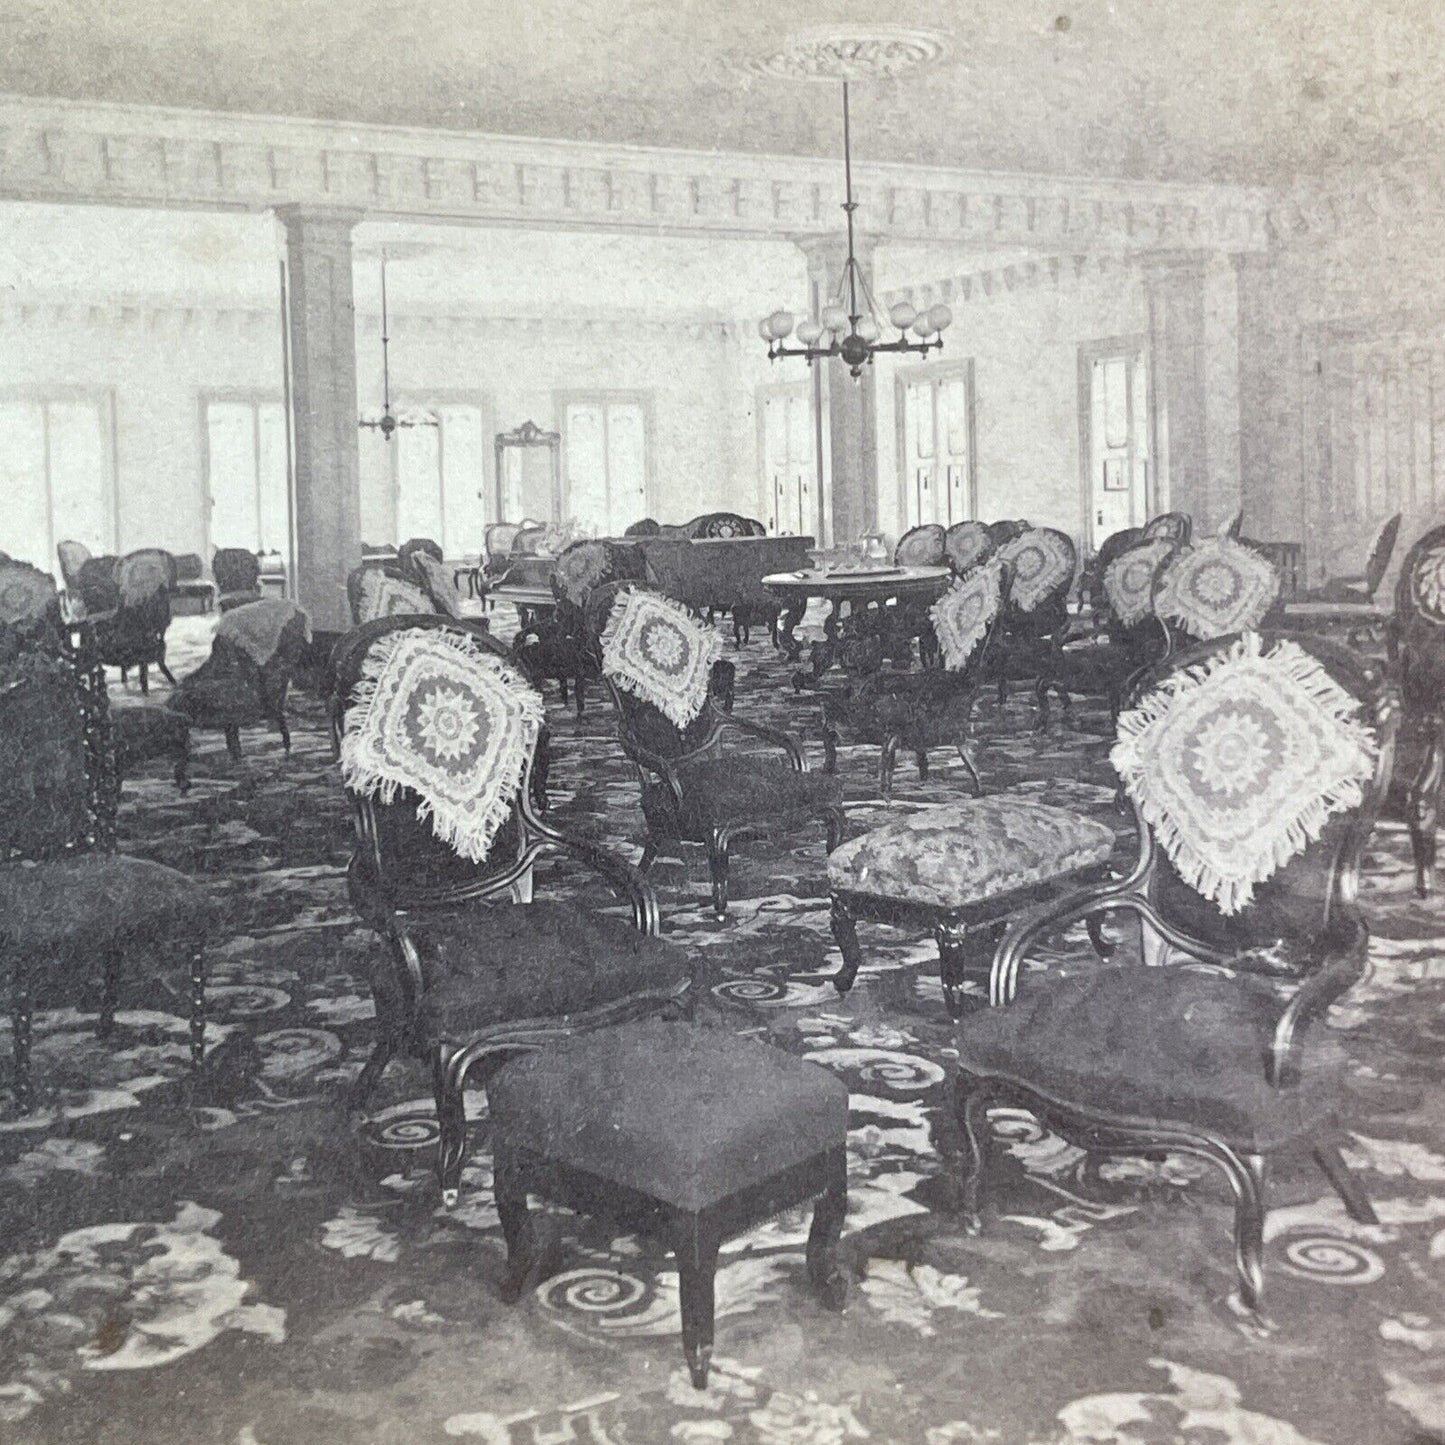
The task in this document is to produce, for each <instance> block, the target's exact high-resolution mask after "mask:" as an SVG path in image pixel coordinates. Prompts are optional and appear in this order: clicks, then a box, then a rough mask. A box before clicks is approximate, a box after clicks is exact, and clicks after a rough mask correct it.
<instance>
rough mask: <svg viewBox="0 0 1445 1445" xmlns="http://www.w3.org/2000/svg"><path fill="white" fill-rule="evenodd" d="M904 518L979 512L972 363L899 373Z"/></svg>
mask: <svg viewBox="0 0 1445 1445" xmlns="http://www.w3.org/2000/svg"><path fill="white" fill-rule="evenodd" d="M898 397H899V403H900V405H899V424H900V429H901V436H900V442H901V450H902V454H903V456H902V461H903V465H902V468H901V479H902V483H903V518H904V522H905V525H906V526H908V527H917V526H919V525H921V524H922V523H924V522H938V523H940V524H941V525H942V526H945V527H949V526H952V525H953V523H955V522H963V521H966V520H967V519H968V518H970V517H972V516H973V515H974V514H975V511H976V508H977V485H976V482H975V478H974V455H975V452H974V432H973V363H972V362H971V361H966V362H962V363H960V364H957V365H952V366H947V367H929V368H928V369H927V370H926V371H922V372H913V373H909V372H904V373H902V374H901V375H900V376H899V378H898Z"/></svg>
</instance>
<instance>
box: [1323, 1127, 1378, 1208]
mask: <svg viewBox="0 0 1445 1445" xmlns="http://www.w3.org/2000/svg"><path fill="white" fill-rule="evenodd" d="M1314 1156H1315V1163H1316V1164H1318V1165H1319V1166H1320V1168H1321V1169H1322V1170H1323V1171H1324V1176H1325V1178H1326V1179H1328V1180H1329V1181H1330V1183H1331V1185H1332V1186H1333V1187H1334V1191H1335V1193H1336V1194H1338V1195H1339V1196H1340V1199H1341V1201H1342V1202H1343V1204H1344V1206H1345V1212H1346V1213H1347V1214H1348V1215H1349V1216H1350V1218H1351V1219H1353V1220H1354V1221H1355V1223H1356V1224H1378V1223H1379V1222H1380V1218H1379V1216H1378V1215H1377V1214H1376V1213H1375V1206H1374V1205H1373V1204H1371V1203H1370V1196H1369V1195H1368V1194H1366V1193H1365V1190H1364V1186H1363V1185H1362V1184H1361V1183H1360V1181H1359V1180H1358V1179H1357V1178H1356V1177H1355V1175H1354V1172H1353V1171H1352V1170H1351V1169H1350V1166H1349V1165H1348V1164H1346V1163H1345V1161H1344V1160H1343V1159H1342V1158H1341V1157H1340V1151H1339V1148H1338V1146H1337V1145H1335V1144H1334V1143H1333V1141H1328V1140H1326V1141H1317V1142H1316V1144H1315V1147H1314Z"/></svg>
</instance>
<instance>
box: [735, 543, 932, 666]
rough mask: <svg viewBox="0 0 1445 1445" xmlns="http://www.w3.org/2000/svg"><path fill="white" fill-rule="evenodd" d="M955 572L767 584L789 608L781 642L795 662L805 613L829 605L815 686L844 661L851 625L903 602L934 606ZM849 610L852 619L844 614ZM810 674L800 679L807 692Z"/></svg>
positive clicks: (789, 577) (877, 572) (778, 576)
mask: <svg viewBox="0 0 1445 1445" xmlns="http://www.w3.org/2000/svg"><path fill="white" fill-rule="evenodd" d="M952 575H953V574H952V572H951V570H950V569H949V568H947V567H903V566H897V567H890V566H882V565H880V566H876V567H852V568H844V567H819V568H812V569H809V570H806V571H801V572H774V573H772V574H771V575H770V576H767V577H764V578H763V586H764V587H766V588H767V590H768V591H769V592H771V593H772V594H773V596H774V597H776V598H778V600H779V601H781V602H783V603H784V604H785V605H786V610H785V612H784V613H783V618H782V625H781V629H780V631H779V635H778V640H779V642H780V643H781V645H782V646H783V648H784V650H785V651H786V653H787V656H788V661H789V662H796V661H797V660H798V658H799V657H800V656H801V655H802V650H803V649H802V644H801V643H800V642H799V641H798V639H797V638H796V637H795V636H794V631H795V629H796V628H797V625H798V623H799V622H801V621H802V620H803V613H804V612H805V611H806V609H807V605H808V603H809V602H810V601H812V599H813V598H815V597H816V598H818V599H820V600H821V601H824V602H826V603H827V604H828V614H827V616H826V617H824V619H823V641H822V642H821V643H815V644H814V645H813V652H812V675H811V681H812V682H813V683H816V682H817V680H818V679H819V678H820V677H821V676H822V675H823V674H824V673H825V672H826V671H827V670H828V669H829V668H830V667H831V666H832V665H833V664H834V662H836V661H837V660H838V652H839V648H840V646H841V644H842V643H843V642H846V641H847V638H848V631H849V624H850V622H851V620H852V619H853V618H855V617H859V616H861V614H862V612H863V611H864V610H866V609H867V608H868V607H871V606H883V605H884V604H886V603H889V602H897V601H904V600H908V601H914V600H917V601H932V600H933V599H934V598H936V597H939V596H941V595H942V593H943V591H944V589H945V588H946V587H947V586H948V581H949V578H950V577H951V576H952ZM845 608H846V609H847V611H846V613H845V611H844V609H845ZM809 680H810V679H809V678H808V675H807V674H804V673H798V674H795V675H794V678H793V683H794V685H795V686H803V685H805V684H806V683H807V682H808V681H809Z"/></svg>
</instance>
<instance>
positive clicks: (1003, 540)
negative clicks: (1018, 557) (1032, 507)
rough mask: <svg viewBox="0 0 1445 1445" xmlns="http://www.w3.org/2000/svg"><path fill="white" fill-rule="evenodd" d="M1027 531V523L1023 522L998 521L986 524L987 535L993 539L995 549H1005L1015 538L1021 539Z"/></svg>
mask: <svg viewBox="0 0 1445 1445" xmlns="http://www.w3.org/2000/svg"><path fill="white" fill-rule="evenodd" d="M1028 529H1029V523H1028V522H1025V521H1023V520H1017V521H1000V522H989V523H988V535H989V536H990V537H992V538H993V545H994V546H995V547H1005V546H1007V545H1008V544H1009V543H1010V542H1012V541H1013V540H1014V539H1015V538H1016V537H1021V536H1023V534H1024V533H1025V532H1027V531H1028Z"/></svg>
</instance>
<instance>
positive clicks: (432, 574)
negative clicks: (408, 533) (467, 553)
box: [402, 542, 490, 626]
mask: <svg viewBox="0 0 1445 1445" xmlns="http://www.w3.org/2000/svg"><path fill="white" fill-rule="evenodd" d="M408 545H409V544H406V543H404V544H403V545H402V553H403V554H404V557H405V560H404V561H403V563H402V566H403V568H404V569H405V570H406V571H407V572H408V573H409V574H410V577H411V580H412V581H414V582H415V583H416V584H417V586H418V587H420V588H421V590H422V591H423V592H424V593H425V594H426V595H427V597H428V598H430V599H431V604H432V605H431V610H432V611H433V612H441V613H444V614H445V615H446V616H447V617H453V618H460V617H465V616H466V615H467V614H466V609H465V607H464V606H463V602H462V594H461V590H460V588H458V586H457V569H456V568H454V567H449V566H448V565H447V564H446V563H445V562H444V561H443V560H442V558H441V556H440V553H441V548H440V547H438V546H437V545H436V543H435V542H431V543H428V544H427V545H426V546H425V547H421V546H418V547H414V548H413V549H412V550H411V551H410V552H408V551H407V546H408ZM477 621H478V622H482V623H483V624H485V625H488V626H489V625H490V624H489V623H487V619H485V618H482V617H479V618H477Z"/></svg>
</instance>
